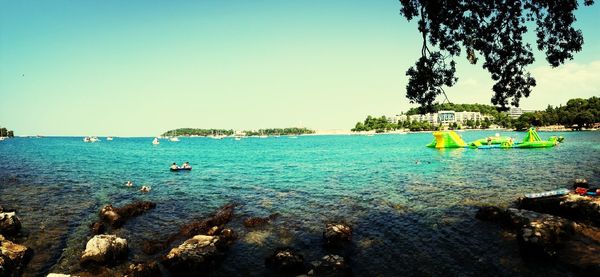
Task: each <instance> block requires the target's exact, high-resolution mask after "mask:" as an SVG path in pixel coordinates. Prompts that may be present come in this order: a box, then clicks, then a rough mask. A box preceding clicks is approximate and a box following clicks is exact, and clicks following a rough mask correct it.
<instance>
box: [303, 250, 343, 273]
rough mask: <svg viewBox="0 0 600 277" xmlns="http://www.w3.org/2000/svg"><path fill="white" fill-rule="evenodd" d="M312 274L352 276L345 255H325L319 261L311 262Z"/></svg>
mask: <svg viewBox="0 0 600 277" xmlns="http://www.w3.org/2000/svg"><path fill="white" fill-rule="evenodd" d="M308 275H310V276H328V277H334V276H336V277H337V276H340V277H341V276H350V268H349V267H348V265H346V261H345V260H344V257H342V256H338V255H331V254H330V255H325V256H323V257H322V258H321V260H319V261H314V262H311V270H310V271H309V272H308Z"/></svg>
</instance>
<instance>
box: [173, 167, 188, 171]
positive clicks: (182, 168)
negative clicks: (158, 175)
mask: <svg viewBox="0 0 600 277" xmlns="http://www.w3.org/2000/svg"><path fill="white" fill-rule="evenodd" d="M186 170H187V171H189V170H192V168H191V167H186V168H184V167H178V168H177V169H175V168H171V171H186Z"/></svg>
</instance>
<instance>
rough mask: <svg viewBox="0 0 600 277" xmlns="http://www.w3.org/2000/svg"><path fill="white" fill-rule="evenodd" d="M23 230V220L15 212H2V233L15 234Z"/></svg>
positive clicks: (0, 232) (0, 221)
mask: <svg viewBox="0 0 600 277" xmlns="http://www.w3.org/2000/svg"><path fill="white" fill-rule="evenodd" d="M20 230H21V221H19V218H18V217H17V215H16V213H15V212H0V234H2V235H6V236H14V235H16V234H18V233H19V231H20Z"/></svg>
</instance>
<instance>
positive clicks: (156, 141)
mask: <svg viewBox="0 0 600 277" xmlns="http://www.w3.org/2000/svg"><path fill="white" fill-rule="evenodd" d="M152 144H154V145H159V144H160V142H159V141H158V138H154V140H153V141H152Z"/></svg>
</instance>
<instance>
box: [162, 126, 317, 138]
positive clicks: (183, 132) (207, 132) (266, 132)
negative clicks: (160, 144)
mask: <svg viewBox="0 0 600 277" xmlns="http://www.w3.org/2000/svg"><path fill="white" fill-rule="evenodd" d="M314 133H315V131H314V130H311V129H307V128H298V127H290V128H270V129H259V130H245V131H238V132H236V131H234V130H231V129H229V130H227V129H198V128H179V129H175V130H170V131H167V132H165V133H163V134H162V136H163V137H178V136H199V137H207V136H232V135H237V136H287V135H305V134H314Z"/></svg>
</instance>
